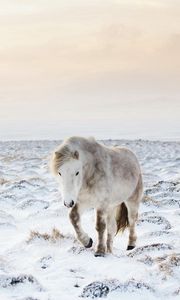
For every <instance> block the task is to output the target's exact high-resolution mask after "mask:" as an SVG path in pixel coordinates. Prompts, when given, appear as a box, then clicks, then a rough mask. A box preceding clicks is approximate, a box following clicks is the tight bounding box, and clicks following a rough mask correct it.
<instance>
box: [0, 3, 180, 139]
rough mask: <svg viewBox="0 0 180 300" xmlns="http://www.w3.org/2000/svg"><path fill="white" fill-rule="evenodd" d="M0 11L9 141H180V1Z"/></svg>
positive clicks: (4, 127)
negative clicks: (69, 138)
mask: <svg viewBox="0 0 180 300" xmlns="http://www.w3.org/2000/svg"><path fill="white" fill-rule="evenodd" d="M0 7H1V9H0V139H30V138H33V139H37V138H50V139H54V138H64V137H65V136H67V135H94V136H97V137H98V138H116V137H117V138H121V137H123V138H124V137H125V138H126V137H127V138H128V137H130V138H165V139H166V138H168V139H176V138H178V137H180V121H179V120H180V1H179V0H146V1H144V0H131V1H130V0H104V1H100V0H91V1H85V0H69V1H67V0H66V1H65V0H52V1H49V0H26V1H24V0H11V1H10V0H0Z"/></svg>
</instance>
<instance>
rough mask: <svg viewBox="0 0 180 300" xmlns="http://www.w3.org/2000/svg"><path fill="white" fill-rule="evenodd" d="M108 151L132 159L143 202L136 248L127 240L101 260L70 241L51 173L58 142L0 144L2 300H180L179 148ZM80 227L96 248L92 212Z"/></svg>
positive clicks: (149, 144)
mask: <svg viewBox="0 0 180 300" xmlns="http://www.w3.org/2000/svg"><path fill="white" fill-rule="evenodd" d="M105 143H106V144H111V145H112V144H113V145H125V146H127V147H129V148H131V149H132V150H134V151H135V153H136V155H137V156H138V158H139V160H140V163H141V166H142V171H143V177H144V186H145V196H144V199H143V203H142V205H141V208H140V216H139V221H138V225H137V233H138V241H137V247H136V248H135V249H134V250H132V251H129V252H127V251H126V246H127V237H128V235H127V232H125V233H124V234H123V235H118V236H117V237H116V238H115V245H114V255H108V256H106V257H104V258H102V257H94V256H93V249H84V248H83V247H82V246H81V245H80V244H79V243H78V242H77V241H76V240H75V238H74V232H73V229H72V227H71V225H70V222H69V220H68V209H67V208H65V207H64V206H63V205H62V203H61V198H60V193H59V191H58V186H57V183H56V181H55V180H54V178H53V177H52V175H51V174H50V173H49V170H48V161H49V155H50V153H51V152H52V150H53V148H54V147H56V146H57V145H58V144H59V142H58V141H32V142H31V141H28V142H0V300H10V299H17V300H59V299H61V300H66V299H68V300H76V299H83V298H86V297H91V298H95V297H107V299H112V300H114V299H123V300H127V299H132V297H133V299H138V300H144V299H145V300H148V299H151V300H153V299H179V298H180V142H153V141H141V140H138V141H125V140H123V141H111V140H108V141H105ZM83 224H84V227H85V229H86V231H87V232H88V233H89V234H90V235H91V236H92V237H93V238H94V241H95V238H96V232H95V225H94V212H93V211H88V212H87V213H86V214H84V217H83ZM81 297H82V298H81Z"/></svg>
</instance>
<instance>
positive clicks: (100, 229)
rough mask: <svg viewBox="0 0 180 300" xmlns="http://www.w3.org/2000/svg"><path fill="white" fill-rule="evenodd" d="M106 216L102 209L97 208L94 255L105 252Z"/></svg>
mask: <svg viewBox="0 0 180 300" xmlns="http://www.w3.org/2000/svg"><path fill="white" fill-rule="evenodd" d="M106 218H107V217H106V214H104V212H103V211H101V210H97V215H96V230H97V234H98V241H97V249H96V252H95V256H104V255H105V253H106V236H105V230H106Z"/></svg>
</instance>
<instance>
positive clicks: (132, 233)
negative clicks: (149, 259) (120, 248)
mask: <svg viewBox="0 0 180 300" xmlns="http://www.w3.org/2000/svg"><path fill="white" fill-rule="evenodd" d="M126 206H127V209H128V221H129V226H128V228H129V241H128V246H127V250H132V249H134V248H135V246H136V240H137V235H136V221H137V218H138V207H136V206H132V205H130V204H127V203H126Z"/></svg>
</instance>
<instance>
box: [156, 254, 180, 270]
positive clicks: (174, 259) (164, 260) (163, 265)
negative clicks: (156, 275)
mask: <svg viewBox="0 0 180 300" xmlns="http://www.w3.org/2000/svg"><path fill="white" fill-rule="evenodd" d="M156 261H157V262H159V269H160V271H162V272H164V273H165V275H172V274H173V267H179V266H180V253H173V254H170V255H166V256H163V257H158V258H157V259H156Z"/></svg>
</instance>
